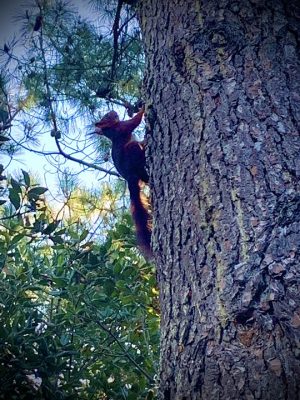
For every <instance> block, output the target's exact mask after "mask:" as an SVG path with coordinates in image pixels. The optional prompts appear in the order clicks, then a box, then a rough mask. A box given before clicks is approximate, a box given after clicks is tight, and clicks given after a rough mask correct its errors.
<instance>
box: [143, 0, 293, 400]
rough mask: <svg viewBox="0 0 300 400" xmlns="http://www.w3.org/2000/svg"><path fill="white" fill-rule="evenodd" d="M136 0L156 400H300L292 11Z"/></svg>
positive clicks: (276, 4) (255, 3)
mask: <svg viewBox="0 0 300 400" xmlns="http://www.w3.org/2000/svg"><path fill="white" fill-rule="evenodd" d="M297 4H298V2H297V0H294V3H293V2H291V1H283V0H272V1H267V0H266V1H264V0H244V1H232V0H203V1H201V3H200V1H197V0H185V1H182V0H168V1H167V0H166V1H165V0H142V1H140V2H139V3H138V16H139V20H140V24H141V28H142V32H143V38H144V45H145V52H146V60H147V71H146V79H145V97H146V100H147V102H146V105H147V119H148V126H149V127H150V130H151V133H150V132H149V133H148V135H147V136H148V162H149V168H150V177H151V182H152V188H151V190H152V203H153V214H154V229H153V247H154V251H155V254H156V265H157V270H158V272H157V274H158V281H159V287H160V301H161V314H162V315H161V365H160V389H159V398H160V399H164V400H168V399H169V400H178V399H182V400H183V399H185V400H189V399H209V400H211V399H214V400H215V399H230V400H232V399H276V400H278V399H299V398H300V394H299V393H300V347H299V342H300V334H299V333H300V301H299V300H300V295H299V289H300V287H299V286H300V282H299V281H300V279H299V243H300V222H299V221H300V194H299V175H300V157H299V155H300V148H299V147H300V143H299V125H298V123H299V117H300V102H299V100H300V91H299V86H300V62H299V43H300V42H299V40H300V34H299V33H300V24H299V22H300V19H299V18H300V9H299V7H298V6H297Z"/></svg>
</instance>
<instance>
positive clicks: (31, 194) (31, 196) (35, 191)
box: [28, 186, 48, 200]
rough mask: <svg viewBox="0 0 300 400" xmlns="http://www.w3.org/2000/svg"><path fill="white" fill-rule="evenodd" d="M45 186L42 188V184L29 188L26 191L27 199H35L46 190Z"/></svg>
mask: <svg viewBox="0 0 300 400" xmlns="http://www.w3.org/2000/svg"><path fill="white" fill-rule="evenodd" d="M47 190H48V189H47V188H44V187H42V186H37V187H35V188H33V189H30V190H29V192H28V199H29V200H36V199H37V198H38V197H39V196H40V195H41V194H44V193H45V192H47Z"/></svg>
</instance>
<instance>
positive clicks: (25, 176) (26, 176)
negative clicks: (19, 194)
mask: <svg viewBox="0 0 300 400" xmlns="http://www.w3.org/2000/svg"><path fill="white" fill-rule="evenodd" d="M22 174H23V178H24V182H25V184H26V186H30V176H29V174H28V172H26V171H24V170H23V169H22Z"/></svg>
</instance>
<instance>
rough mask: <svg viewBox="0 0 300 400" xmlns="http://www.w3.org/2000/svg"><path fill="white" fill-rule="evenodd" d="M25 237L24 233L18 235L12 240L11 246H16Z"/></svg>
mask: <svg viewBox="0 0 300 400" xmlns="http://www.w3.org/2000/svg"><path fill="white" fill-rule="evenodd" d="M24 236H25V235H23V234H22V233H19V234H17V235H16V236H14V237H13V238H12V241H11V244H16V243H17V242H18V241H19V240H21V239H22V238H23V237H24Z"/></svg>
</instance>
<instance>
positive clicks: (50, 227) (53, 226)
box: [42, 220, 60, 235]
mask: <svg viewBox="0 0 300 400" xmlns="http://www.w3.org/2000/svg"><path fill="white" fill-rule="evenodd" d="M59 223H60V220H58V221H54V222H51V223H50V224H49V225H48V226H47V227H46V228H45V229H44V230H43V231H42V233H44V234H45V235H50V233H52V232H54V231H55V229H56V228H57V227H58V225H59Z"/></svg>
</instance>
